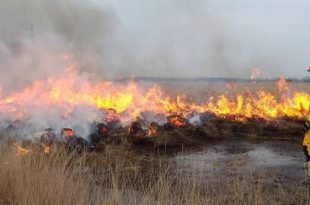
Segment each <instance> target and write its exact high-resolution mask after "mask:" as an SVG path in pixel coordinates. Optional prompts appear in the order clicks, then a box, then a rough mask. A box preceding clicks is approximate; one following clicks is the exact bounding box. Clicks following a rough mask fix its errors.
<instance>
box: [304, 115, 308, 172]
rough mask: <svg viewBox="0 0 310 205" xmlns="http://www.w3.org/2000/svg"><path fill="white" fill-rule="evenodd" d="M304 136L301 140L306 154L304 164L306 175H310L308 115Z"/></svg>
mask: <svg viewBox="0 0 310 205" xmlns="http://www.w3.org/2000/svg"><path fill="white" fill-rule="evenodd" d="M304 128H305V132H306V133H305V136H304V140H303V150H304V153H305V155H306V166H307V170H308V177H310V115H308V119H307V120H306V122H305V124H304Z"/></svg>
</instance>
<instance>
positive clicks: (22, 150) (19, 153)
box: [14, 144, 30, 155]
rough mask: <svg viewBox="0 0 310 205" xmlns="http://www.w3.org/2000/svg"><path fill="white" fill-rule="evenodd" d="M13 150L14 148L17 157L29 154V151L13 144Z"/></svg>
mask: <svg viewBox="0 0 310 205" xmlns="http://www.w3.org/2000/svg"><path fill="white" fill-rule="evenodd" d="M14 146H15V148H16V153H17V155H26V154H28V153H29V152H30V150H29V149H26V148H23V147H21V146H20V145H18V144H14Z"/></svg>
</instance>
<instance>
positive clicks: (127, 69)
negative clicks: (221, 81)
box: [0, 0, 310, 86]
mask: <svg viewBox="0 0 310 205" xmlns="http://www.w3.org/2000/svg"><path fill="white" fill-rule="evenodd" d="M0 4H1V7H0V27H1V30H0V69H1V72H2V75H0V85H1V84H2V85H3V84H5V85H7V86H16V85H20V86H22V85H23V84H26V83H29V82H32V81H33V80H36V79H40V78H46V77H48V76H51V75H56V74H58V73H60V72H61V71H62V70H61V69H60V68H62V67H63V66H65V64H66V63H64V62H63V61H62V60H59V56H61V54H64V53H72V54H73V55H74V57H75V63H76V64H77V65H78V67H79V69H80V71H81V73H83V74H85V73H87V74H94V75H95V76H96V77H98V76H99V78H103V79H107V78H108V79H110V78H120V77H128V76H149V77H190V78H195V77H238V78H248V77H249V76H250V73H251V70H252V69H253V68H260V70H261V75H260V77H261V78H276V77H279V76H286V77H297V78H301V77H304V76H306V75H307V73H306V71H305V70H306V69H307V68H308V67H309V66H310V25H309V24H310V23H309V19H310V1H309V0H260V1H250V0H148V1H146V0H127V1H124V0H123V1H121V0H88V1H85V0H29V1H21V0H0ZM17 82H18V83H17Z"/></svg>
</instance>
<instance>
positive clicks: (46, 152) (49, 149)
mask: <svg viewBox="0 0 310 205" xmlns="http://www.w3.org/2000/svg"><path fill="white" fill-rule="evenodd" d="M42 147H43V153H45V154H49V153H50V152H51V147H50V146H49V145H45V144H42Z"/></svg>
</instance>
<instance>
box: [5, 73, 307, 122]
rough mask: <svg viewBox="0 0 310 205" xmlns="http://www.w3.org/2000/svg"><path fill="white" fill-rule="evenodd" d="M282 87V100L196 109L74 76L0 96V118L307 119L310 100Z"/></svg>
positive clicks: (156, 92)
mask: <svg viewBox="0 0 310 205" xmlns="http://www.w3.org/2000/svg"><path fill="white" fill-rule="evenodd" d="M277 84H278V87H279V91H280V94H278V93H270V92H266V91H264V90H260V91H258V92H257V93H255V94H251V95H242V94H236V95H235V96H234V97H231V96H228V95H220V96H212V97H210V98H209V100H207V101H206V102H204V103H196V102H190V101H189V100H188V99H187V98H186V97H185V96H184V95H182V94H180V95H178V97H176V98H175V99H174V98H171V97H169V95H166V94H165V93H164V92H163V91H162V89H161V88H160V87H159V86H152V87H151V88H149V89H148V90H143V89H140V88H139V86H138V85H137V84H136V83H135V82H133V81H131V82H129V83H126V84H121V83H113V82H107V81H105V82H99V83H91V82H90V81H86V80H83V79H81V78H80V77H78V75H77V73H76V72H75V71H72V70H71V71H70V72H67V73H65V74H64V75H62V76H60V77H51V78H49V79H47V80H38V81H35V82H33V83H32V84H31V85H30V86H28V87H26V88H25V89H23V90H21V91H20V92H15V93H11V94H8V95H3V93H2V94H1V92H0V112H1V113H9V114H11V115H14V116H16V118H22V117H23V116H24V115H27V114H29V113H31V111H32V108H33V107H36V106H41V107H46V108H53V106H62V107H64V108H65V109H64V112H63V116H64V117H67V116H70V113H71V111H72V110H73V109H74V107H75V106H78V105H88V106H92V107H95V108H98V109H100V110H102V109H113V110H115V111H116V112H117V114H120V115H122V114H126V115H124V116H127V117H128V116H129V118H130V119H131V120H134V119H136V117H137V116H139V114H141V113H142V112H152V113H155V114H164V115H170V114H182V115H184V116H186V114H188V113H193V112H206V111H208V112H212V113H214V114H215V115H218V116H222V117H233V118H235V119H246V118H252V117H259V118H264V119H267V120H269V119H274V118H279V117H292V118H303V117H304V116H305V115H306V114H307V113H308V111H309V94H308V93H305V92H294V93H292V94H291V96H288V95H284V93H286V91H287V90H288V86H287V84H286V82H285V79H284V78H280V80H279V82H278V83H277ZM279 95H281V97H280V98H279Z"/></svg>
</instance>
